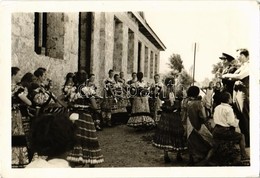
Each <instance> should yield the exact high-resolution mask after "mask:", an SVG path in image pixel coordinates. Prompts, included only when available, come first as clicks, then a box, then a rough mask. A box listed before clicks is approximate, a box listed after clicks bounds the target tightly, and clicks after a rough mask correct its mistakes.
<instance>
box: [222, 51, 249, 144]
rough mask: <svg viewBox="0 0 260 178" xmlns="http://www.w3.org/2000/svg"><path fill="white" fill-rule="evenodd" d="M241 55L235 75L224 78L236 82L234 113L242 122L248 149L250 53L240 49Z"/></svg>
mask: <svg viewBox="0 0 260 178" xmlns="http://www.w3.org/2000/svg"><path fill="white" fill-rule="evenodd" d="M239 51H240V55H239V58H238V60H239V61H240V62H241V64H242V65H241V66H240V68H238V69H237V70H236V71H235V73H233V74H225V75H223V76H222V78H226V79H229V80H233V81H235V85H234V92H233V102H234V105H235V107H234V111H235V114H236V116H237V118H238V119H239V120H240V122H239V127H240V130H241V132H242V133H243V134H244V135H245V140H246V147H250V134H249V125H250V120H249V119H250V114H249V111H250V108H249V51H248V50H247V49H239Z"/></svg>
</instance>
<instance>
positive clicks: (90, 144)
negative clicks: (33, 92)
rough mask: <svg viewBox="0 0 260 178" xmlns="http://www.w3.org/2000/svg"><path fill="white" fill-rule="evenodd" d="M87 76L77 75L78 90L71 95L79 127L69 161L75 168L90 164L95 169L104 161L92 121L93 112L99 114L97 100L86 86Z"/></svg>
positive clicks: (93, 91) (75, 80)
mask: <svg viewBox="0 0 260 178" xmlns="http://www.w3.org/2000/svg"><path fill="white" fill-rule="evenodd" d="M85 81H86V75H84V74H83V73H80V72H78V73H76V75H75V77H74V83H77V85H76V88H77V89H76V90H75V92H74V93H72V94H71V95H70V98H71V103H70V106H71V107H72V108H71V110H72V112H73V114H72V115H73V118H74V119H75V125H76V126H77V128H78V129H77V131H76V136H77V144H76V145H75V146H74V149H73V150H72V151H71V152H70V153H69V154H68V157H67V160H68V161H69V162H71V163H72V164H74V165H73V166H78V165H83V166H84V165H85V164H89V166H90V167H94V165H95V164H99V163H102V162H103V161H104V158H103V155H102V154H101V150H100V147H99V142H98V138H97V133H96V128H95V124H94V121H93V119H92V114H93V112H97V109H98V108H97V104H96V100H95V94H96V93H95V90H93V88H92V87H88V86H86V85H85Z"/></svg>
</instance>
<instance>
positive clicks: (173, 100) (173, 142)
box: [153, 78, 187, 163]
mask: <svg viewBox="0 0 260 178" xmlns="http://www.w3.org/2000/svg"><path fill="white" fill-rule="evenodd" d="M173 82H174V79H171V78H167V79H166V80H165V87H164V88H163V90H162V91H161V92H160V99H161V100H162V101H164V103H163V104H162V114H161V118H160V120H159V122H158V125H157V129H156V131H155V135H154V138H153V145H154V146H156V147H157V148H160V149H163V150H164V161H165V163H168V162H170V161H171V160H170V158H169V155H168V152H169V151H176V152H177V156H176V159H177V161H181V160H182V157H181V151H183V150H185V149H187V147H186V146H185V140H186V139H185V137H184V132H185V131H184V127H183V125H182V120H181V115H180V110H181V99H182V98H181V97H175V94H174V93H175V92H174V86H173Z"/></svg>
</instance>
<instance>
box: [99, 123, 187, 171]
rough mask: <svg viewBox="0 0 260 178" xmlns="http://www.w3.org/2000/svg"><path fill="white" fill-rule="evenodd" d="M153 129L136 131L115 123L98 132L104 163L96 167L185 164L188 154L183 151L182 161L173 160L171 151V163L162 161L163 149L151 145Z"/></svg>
mask: <svg viewBox="0 0 260 178" xmlns="http://www.w3.org/2000/svg"><path fill="white" fill-rule="evenodd" d="M153 133H154V130H149V131H136V130H135V129H133V128H130V127H128V126H126V125H116V126H113V127H111V128H105V129H104V130H103V131H100V132H98V139H99V142H100V147H101V149H102V153H103V155H104V159H105V161H104V163H102V164H100V165H97V166H96V167H169V166H185V165H187V163H188V154H187V152H186V153H183V161H182V162H179V163H177V162H176V161H175V155H176V154H175V153H173V152H171V153H170V154H169V155H170V158H171V159H172V162H171V163H167V164H165V163H164V159H163V156H164V154H163V150H160V149H158V148H156V147H154V146H153V145H152V142H151V139H152V135H153Z"/></svg>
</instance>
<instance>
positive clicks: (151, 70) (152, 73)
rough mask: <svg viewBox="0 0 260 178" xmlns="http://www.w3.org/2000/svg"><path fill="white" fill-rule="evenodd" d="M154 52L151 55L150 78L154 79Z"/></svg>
mask: <svg viewBox="0 0 260 178" xmlns="http://www.w3.org/2000/svg"><path fill="white" fill-rule="evenodd" d="M153 56H154V55H153V51H151V53H150V78H151V79H152V78H153V75H154V70H153Z"/></svg>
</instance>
